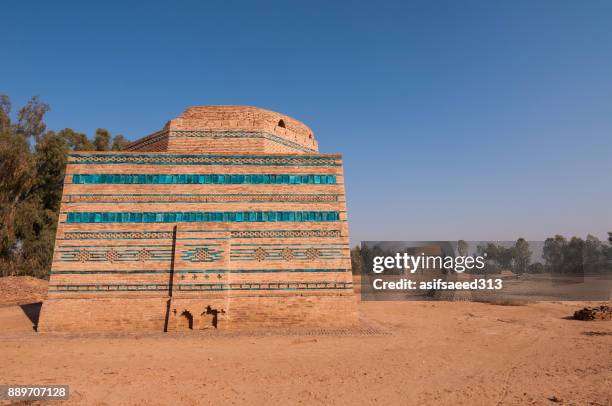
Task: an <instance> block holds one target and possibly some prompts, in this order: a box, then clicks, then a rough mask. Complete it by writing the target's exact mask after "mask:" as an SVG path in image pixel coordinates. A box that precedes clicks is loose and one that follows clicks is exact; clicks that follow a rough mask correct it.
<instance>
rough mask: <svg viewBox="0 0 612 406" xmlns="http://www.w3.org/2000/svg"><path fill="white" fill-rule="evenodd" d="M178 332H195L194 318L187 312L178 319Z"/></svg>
mask: <svg viewBox="0 0 612 406" xmlns="http://www.w3.org/2000/svg"><path fill="white" fill-rule="evenodd" d="M177 330H193V316H192V315H191V313H189V312H188V311H187V310H184V311H183V313H181V315H180V316H179V317H178V322H177Z"/></svg>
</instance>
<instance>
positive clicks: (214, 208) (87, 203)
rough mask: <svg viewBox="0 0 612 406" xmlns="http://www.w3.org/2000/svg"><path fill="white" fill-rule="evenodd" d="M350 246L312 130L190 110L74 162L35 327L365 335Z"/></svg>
mask: <svg viewBox="0 0 612 406" xmlns="http://www.w3.org/2000/svg"><path fill="white" fill-rule="evenodd" d="M75 175H78V176H75ZM82 175H87V176H82ZM99 175H106V176H103V177H102V176H99ZM109 175H111V176H109ZM161 175H167V176H161ZM83 179H86V181H83ZM348 237H349V235H348V223H347V217H346V202H345V193H344V176H343V169H342V158H341V156H340V155H334V154H319V153H318V146H317V143H316V141H315V139H314V136H313V133H312V131H311V130H310V128H308V127H307V126H306V125H304V124H302V123H300V122H299V121H297V120H294V119H292V118H290V117H287V116H284V115H281V114H278V113H274V112H271V111H267V110H263V109H258V108H254V107H240V106H206V107H190V108H188V109H187V110H186V111H185V112H184V113H183V114H182V115H181V116H180V117H179V118H177V119H174V120H170V121H169V122H168V123H167V124H166V126H165V127H164V129H162V130H161V131H159V132H157V133H154V134H152V135H150V136H147V137H144V138H142V139H140V140H137V141H135V142H134V143H132V144H131V146H130V147H129V149H128V151H127V152H126V151H122V152H106V153H100V152H78V153H77V152H75V153H72V154H71V155H70V157H69V162H68V167H67V170H66V178H65V182H64V191H63V197H62V205H61V209H60V218H59V224H58V231H57V238H56V242H55V250H54V257H53V265H52V269H51V278H50V282H49V295H48V300H47V301H46V302H45V303H44V304H43V308H42V312H41V316H40V322H39V331H139V330H148V331H174V330H190V329H191V330H197V329H207V328H222V329H239V328H252V327H265V328H267V327H291V326H296V327H342V328H345V327H351V326H355V325H356V323H357V313H356V299H355V295H354V293H353V284H352V277H351V270H350V267H351V264H350V250H349V238H348Z"/></svg>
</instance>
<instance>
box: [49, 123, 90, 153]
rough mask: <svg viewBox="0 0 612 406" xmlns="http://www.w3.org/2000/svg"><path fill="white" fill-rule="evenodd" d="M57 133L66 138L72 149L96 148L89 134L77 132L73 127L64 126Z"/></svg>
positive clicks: (88, 149)
mask: <svg viewBox="0 0 612 406" xmlns="http://www.w3.org/2000/svg"><path fill="white" fill-rule="evenodd" d="M57 134H58V135H59V136H60V137H62V138H64V140H66V143H67V144H68V147H69V148H70V149H71V150H72V151H94V150H95V149H96V147H94V145H93V143H92V142H91V141H90V140H89V138H87V135H85V134H83V133H79V132H76V131H74V130H73V129H72V128H64V129H63V130H60V131H59V132H58V133H57Z"/></svg>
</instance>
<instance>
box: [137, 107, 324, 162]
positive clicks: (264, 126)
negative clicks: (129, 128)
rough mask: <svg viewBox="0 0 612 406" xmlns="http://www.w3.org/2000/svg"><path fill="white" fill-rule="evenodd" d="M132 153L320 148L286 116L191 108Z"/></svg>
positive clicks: (254, 109)
mask: <svg viewBox="0 0 612 406" xmlns="http://www.w3.org/2000/svg"><path fill="white" fill-rule="evenodd" d="M196 140H197V141H196ZM240 140H241V141H240ZM129 149H130V150H133V151H169V152H171V151H175V152H186V151H189V150H193V149H195V151H197V152H214V153H216V152H232V153H234V152H241V151H242V152H245V153H260V152H267V153H316V152H318V144H317V141H316V140H315V138H314V133H313V131H312V130H311V129H310V128H309V127H308V126H307V125H306V124H304V123H302V122H301V121H298V120H296V119H294V118H291V117H289V116H286V115H284V114H280V113H277V112H274V111H270V110H266V109H262V108H258V107H252V106H192V107H188V108H187V109H186V110H185V111H184V112H183V113H182V114H181V115H180V116H179V117H177V118H174V119H172V120H170V121H168V122H167V123H166V125H165V126H164V128H163V129H162V130H160V131H158V132H156V133H153V134H151V135H149V136H147V137H144V138H141V139H139V140H137V141H134V142H133V143H132V144H131V145H130V147H129Z"/></svg>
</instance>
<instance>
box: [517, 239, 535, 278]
mask: <svg viewBox="0 0 612 406" xmlns="http://www.w3.org/2000/svg"><path fill="white" fill-rule="evenodd" d="M513 261H514V273H517V274H523V273H525V272H527V270H528V267H529V262H531V251H530V250H529V243H528V242H527V241H525V239H524V238H519V239H518V240H516V244H514V250H513Z"/></svg>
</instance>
